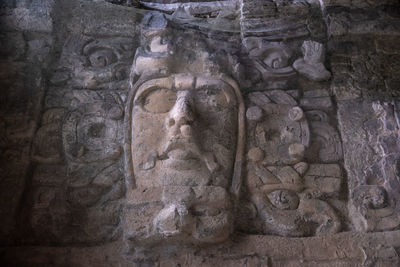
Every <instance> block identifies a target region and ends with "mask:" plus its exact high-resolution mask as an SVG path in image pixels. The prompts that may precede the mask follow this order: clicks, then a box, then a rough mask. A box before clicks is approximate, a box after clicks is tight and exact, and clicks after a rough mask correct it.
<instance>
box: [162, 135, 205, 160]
mask: <svg viewBox="0 0 400 267" xmlns="http://www.w3.org/2000/svg"><path fill="white" fill-rule="evenodd" d="M160 155H161V158H172V159H179V160H185V159H200V158H201V153H200V149H199V147H198V146H197V145H196V144H195V143H194V142H191V141H186V140H183V139H173V140H170V141H168V142H167V144H166V145H165V146H164V150H163V152H162V153H161V154H160Z"/></svg>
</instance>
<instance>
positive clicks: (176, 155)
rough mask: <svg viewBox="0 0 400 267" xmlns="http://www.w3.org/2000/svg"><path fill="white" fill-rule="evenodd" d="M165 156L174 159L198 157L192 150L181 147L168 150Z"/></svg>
mask: <svg viewBox="0 0 400 267" xmlns="http://www.w3.org/2000/svg"><path fill="white" fill-rule="evenodd" d="M167 156H168V158H169V159H176V160H190V159H198V158H197V156H196V155H195V154H194V153H193V152H192V151H190V150H187V149H181V148H176V149H173V150H170V151H169V152H168V154H167Z"/></svg>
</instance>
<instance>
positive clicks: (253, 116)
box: [246, 106, 263, 121]
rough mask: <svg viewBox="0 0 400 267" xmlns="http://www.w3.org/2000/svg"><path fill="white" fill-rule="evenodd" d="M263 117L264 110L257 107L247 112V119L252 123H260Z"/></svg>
mask: <svg viewBox="0 0 400 267" xmlns="http://www.w3.org/2000/svg"><path fill="white" fill-rule="evenodd" d="M262 115H263V114H262V110H261V109H260V108H259V107H257V106H254V107H250V108H248V109H247V112H246V117H247V119H249V120H251V121H259V120H260V119H261V118H262Z"/></svg>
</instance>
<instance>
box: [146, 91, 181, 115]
mask: <svg viewBox="0 0 400 267" xmlns="http://www.w3.org/2000/svg"><path fill="white" fill-rule="evenodd" d="M142 101H143V102H142V106H143V108H144V109H145V110H146V111H148V112H151V113H165V112H168V111H170V110H171V109H172V107H173V106H174V105H175V102H176V93H175V92H174V91H173V90H169V89H164V88H162V89H156V90H153V91H151V92H150V93H149V94H147V95H146V96H145V97H144V98H143V100H142Z"/></svg>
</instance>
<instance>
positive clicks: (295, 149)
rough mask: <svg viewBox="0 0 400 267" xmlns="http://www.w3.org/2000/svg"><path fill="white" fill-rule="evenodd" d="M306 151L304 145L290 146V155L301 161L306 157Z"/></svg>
mask: <svg viewBox="0 0 400 267" xmlns="http://www.w3.org/2000/svg"><path fill="white" fill-rule="evenodd" d="M305 150H306V148H305V147H304V145H302V144H291V145H290V146H289V155H290V156H291V157H293V158H296V159H299V160H300V159H302V158H303V157H304V151H305Z"/></svg>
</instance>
